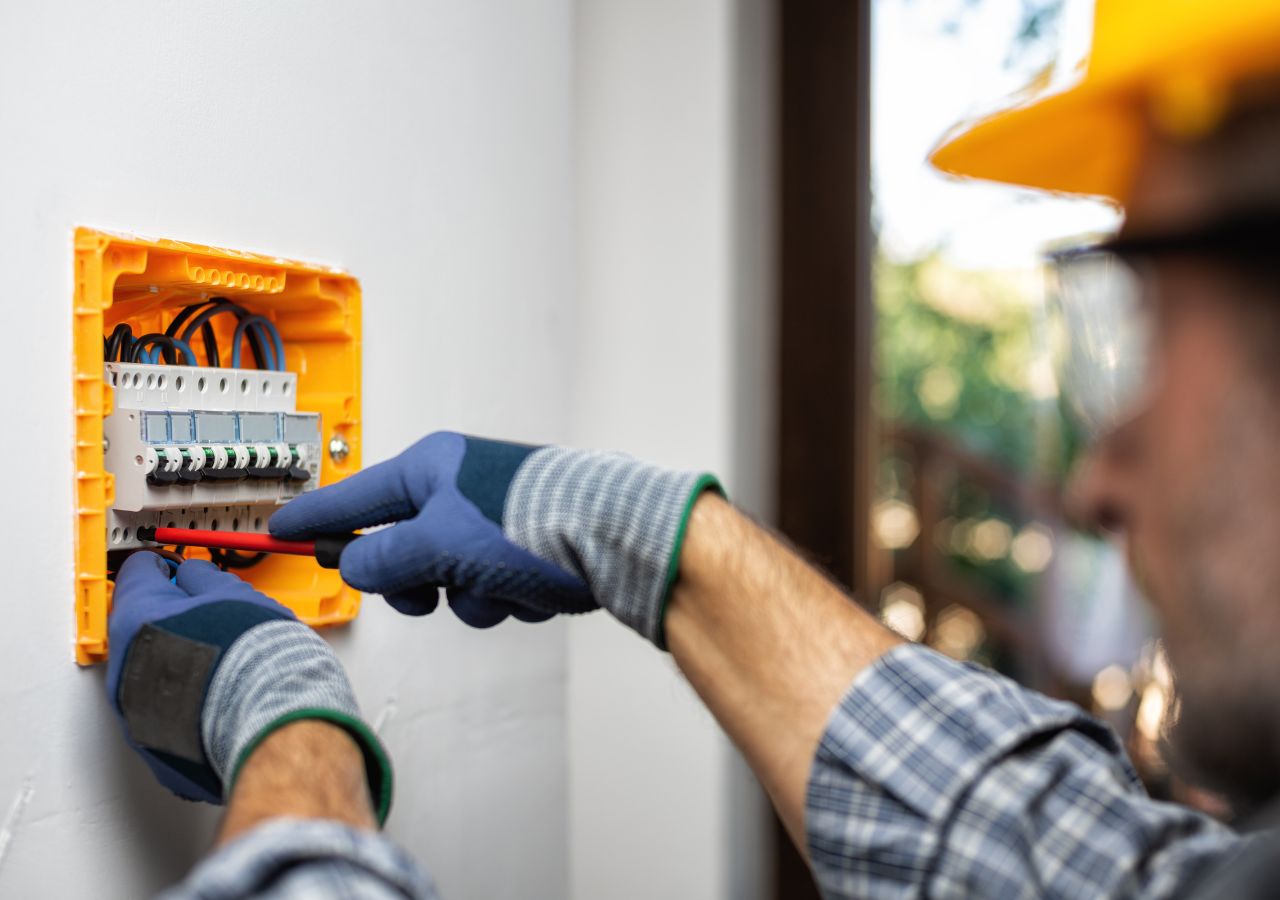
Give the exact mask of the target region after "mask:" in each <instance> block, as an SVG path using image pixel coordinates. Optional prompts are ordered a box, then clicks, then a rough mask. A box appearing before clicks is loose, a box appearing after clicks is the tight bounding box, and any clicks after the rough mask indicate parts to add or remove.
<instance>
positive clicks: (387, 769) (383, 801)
mask: <svg viewBox="0 0 1280 900" xmlns="http://www.w3.org/2000/svg"><path fill="white" fill-rule="evenodd" d="M307 719H319V720H321V721H324V722H331V723H332V724H334V725H338V726H340V727H341V728H342V729H343V730H344V731H346V732H347V733H348V734H349V735H351V737H352V739H353V740H354V741H355V742H356V744H357V745H358V746H359V747H360V753H361V755H363V756H364V771H365V775H366V777H367V778H368V779H369V795H370V796H371V797H372V799H373V805H374V810H375V812H376V814H377V818H378V827H379V828H381V827H382V826H383V825H384V824H386V821H387V815H388V814H389V813H390V812H391V788H392V781H393V776H392V771H391V759H390V757H388V756H387V752H386V750H384V749H383V747H382V742H381V741H379V740H378V737H377V735H375V734H374V733H373V730H372V729H371V728H369V726H368V725H366V724H365V723H364V722H363V721H361V720H360V719H357V718H356V717H355V716H349V715H347V714H346V713H342V712H338V711H337V710H333V709H295V710H292V711H291V712H287V713H285V714H284V715H282V716H280V717H279V718H278V719H272V720H271V722H270V723H269V724H268V725H267V727H266V728H264V729H262V731H260V732H258V734H257V736H256V737H255V738H254V739H253V740H251V741H250V742H249V743H248V744H246V745H245V748H244V750H243V751H242V752H241V754H240V758H239V759H237V760H236V764H235V766H234V767H233V768H232V770H231V778H230V779H228V781H227V788H226V791H225V794H224V796H227V797H230V796H231V789H232V787H233V786H234V785H235V783H236V778H237V777H238V776H239V775H240V769H241V767H242V766H244V764H245V762H246V761H247V760H248V759H249V757H250V756H251V755H252V754H253V751H254V750H257V749H258V746H259V745H260V744H261V743H262V742H263V741H265V740H266V739H267V738H268V737H270V736H271V735H272V734H273V733H274V732H276V731H278V730H279V729H281V728H283V727H284V726H286V725H288V724H290V723H291V722H301V721H304V720H307Z"/></svg>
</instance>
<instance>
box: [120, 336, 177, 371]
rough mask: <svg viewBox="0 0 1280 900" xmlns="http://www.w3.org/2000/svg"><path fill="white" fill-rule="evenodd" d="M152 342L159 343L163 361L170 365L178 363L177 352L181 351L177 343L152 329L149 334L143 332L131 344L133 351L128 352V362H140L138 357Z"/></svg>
mask: <svg viewBox="0 0 1280 900" xmlns="http://www.w3.org/2000/svg"><path fill="white" fill-rule="evenodd" d="M152 344H159V345H160V352H161V353H162V354H163V355H164V361H165V362H166V363H168V364H169V365H171V366H175V365H177V364H178V354H179V353H180V352H181V351H180V350H179V349H178V345H177V344H175V343H174V342H173V338H171V337H169V336H168V335H167V334H161V333H160V332H158V331H153V332H151V333H150V334H144V335H143V336H142V337H140V338H138V340H137V341H135V342H134V344H133V352H132V353H131V354H130V360H129V361H130V362H141V360H140V359H139V358H138V357H140V356H141V355H142V354H143V353H144V352H145V351H146V350H147V348H148V347H150V346H151V345H152Z"/></svg>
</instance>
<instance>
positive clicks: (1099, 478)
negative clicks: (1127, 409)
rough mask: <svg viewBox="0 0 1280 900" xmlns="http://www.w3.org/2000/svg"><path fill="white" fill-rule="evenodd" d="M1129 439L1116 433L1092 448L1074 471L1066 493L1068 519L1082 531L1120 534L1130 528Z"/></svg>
mask: <svg viewBox="0 0 1280 900" xmlns="http://www.w3.org/2000/svg"><path fill="white" fill-rule="evenodd" d="M1128 443H1129V442H1128V441H1127V440H1126V436H1125V435H1124V434H1122V433H1115V434H1111V435H1108V436H1107V437H1104V438H1102V439H1101V440H1099V441H1098V442H1097V443H1095V444H1094V445H1093V447H1091V448H1090V450H1089V451H1088V453H1086V454H1085V455H1084V456H1083V457H1082V458H1081V459H1080V460H1079V461H1077V463H1076V464H1075V466H1074V467H1073V468H1072V470H1071V476H1070V477H1069V478H1068V480H1067V486H1066V489H1065V490H1064V492H1063V508H1064V511H1065V513H1066V516H1067V519H1068V520H1069V521H1070V522H1072V523H1073V524H1075V525H1077V526H1080V527H1082V528H1088V529H1102V530H1104V531H1111V532H1120V531H1124V530H1125V529H1126V528H1128V527H1129V526H1130V525H1131V524H1132V523H1131V522H1130V521H1129V504H1128V501H1127V500H1126V496H1127V490H1128V486H1129V475H1128V474H1127V472H1128V471H1129V466H1128V462H1129V460H1130V457H1131V453H1130V452H1129V450H1128V449H1127V448H1128Z"/></svg>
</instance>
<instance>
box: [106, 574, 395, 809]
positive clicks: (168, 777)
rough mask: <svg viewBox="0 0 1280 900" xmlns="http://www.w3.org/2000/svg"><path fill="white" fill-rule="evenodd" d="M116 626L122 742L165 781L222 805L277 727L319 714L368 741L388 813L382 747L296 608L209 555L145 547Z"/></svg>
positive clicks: (121, 594)
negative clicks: (183, 557)
mask: <svg viewBox="0 0 1280 900" xmlns="http://www.w3.org/2000/svg"><path fill="white" fill-rule="evenodd" d="M175 568H176V575H175V571H174V570H175ZM171 579H172V580H171ZM108 629H109V632H108V633H109V638H110V643H111V658H110V661H109V663H108V665H107V697H108V699H110V701H111V705H112V706H113V707H114V708H115V710H116V713H117V714H118V715H119V716H120V720H121V723H122V724H123V726H124V734H125V740H126V741H128V743H129V745H130V746H131V747H133V748H134V749H135V750H136V751H137V752H138V754H139V755H140V756H141V757H142V758H143V760H145V761H146V763H147V765H148V766H150V767H151V771H152V772H154V773H155V776H156V778H157V779H158V780H159V781H160V783H161V784H162V785H164V786H165V787H166V788H168V789H169V790H171V791H173V792H174V793H175V794H177V795H178V796H180V797H184V798H186V799H188V800H204V801H206V802H209V803H221V802H222V801H223V799H224V798H225V796H226V795H227V793H229V791H230V789H231V785H232V784H233V783H234V781H235V776H236V773H237V772H238V770H239V768H240V765H241V764H242V763H243V762H244V761H245V759H247V758H248V756H249V754H250V753H251V752H252V751H253V749H254V748H256V747H257V746H258V744H260V743H261V742H262V741H263V740H264V739H265V738H266V737H267V736H268V735H269V734H271V732H273V731H275V730H276V729H277V728H280V727H281V726H283V725H286V724H288V723H289V722H294V721H298V720H300V719H323V720H327V721H330V722H333V723H334V724H336V725H339V726H341V727H343V728H345V729H346V730H347V731H348V732H349V733H350V734H351V736H352V737H353V738H354V739H355V740H356V743H357V744H359V745H360V748H361V750H362V751H363V753H364V757H365V768H366V771H367V773H368V775H369V787H370V790H371V792H372V793H371V796H372V798H373V802H374V806H375V807H376V808H377V812H378V821H379V822H381V821H383V819H385V817H386V814H387V811H388V809H389V808H390V805H391V765H390V762H389V761H388V759H387V756H386V753H385V751H384V750H383V749H382V745H381V744H380V743H379V742H378V739H377V738H376V737H375V736H374V734H373V732H372V731H371V730H370V729H369V728H368V726H367V725H365V723H364V722H363V721H362V720H361V718H360V710H359V708H358V707H357V706H356V701H355V695H354V694H353V693H352V691H351V685H350V684H349V683H348V681H347V676H346V673H345V672H344V671H343V669H342V666H341V664H340V663H339V662H338V659H337V657H336V656H334V654H333V650H332V649H330V647H329V645H328V644H326V643H325V642H324V641H323V640H321V639H320V637H319V636H318V635H317V634H316V633H315V632H314V631H312V630H311V629H310V628H308V627H307V626H306V625H304V624H302V623H301V622H299V621H297V619H296V618H295V617H294V615H293V613H292V612H290V611H289V610H288V609H285V608H284V607H283V606H281V605H280V604H279V603H276V602H275V601H274V600H272V599H271V598H270V597H266V596H264V595H262V594H260V593H258V592H257V591H255V590H254V589H253V588H252V587H251V586H250V585H248V584H246V583H245V582H244V581H241V580H240V579H239V578H237V577H236V576H235V575H232V574H231V573H229V572H223V571H221V570H219V569H218V568H217V567H215V566H213V565H212V564H211V563H207V562H204V561H202V560H189V561H187V562H185V563H183V564H182V565H181V566H177V567H174V566H173V565H172V564H170V563H168V562H166V561H165V560H163V559H161V558H160V557H159V556H157V555H156V554H154V553H148V552H139V553H135V554H133V555H132V556H130V557H129V558H128V559H127V560H125V563H124V565H123V566H121V567H120V572H119V574H118V575H117V577H116V584H115V593H114V595H113V601H112V610H111V615H110V617H109V619H108Z"/></svg>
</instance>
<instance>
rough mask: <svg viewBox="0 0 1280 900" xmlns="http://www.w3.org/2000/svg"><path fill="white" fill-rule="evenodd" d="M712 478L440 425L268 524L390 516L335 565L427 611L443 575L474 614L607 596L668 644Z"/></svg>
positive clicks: (278, 532)
mask: <svg viewBox="0 0 1280 900" xmlns="http://www.w3.org/2000/svg"><path fill="white" fill-rule="evenodd" d="M709 486H711V487H718V484H717V483H716V481H715V479H714V478H712V477H711V476H706V475H698V474H685V473H673V472H667V471H664V470H661V469H657V468H654V467H652V466H647V465H644V464H642V463H640V462H637V461H636V460H634V459H631V458H630V457H626V456H622V455H621V454H614V453H593V452H587V451H582V450H567V449H564V448H559V447H541V448H538V447H529V446H525V445H521V444H509V443H503V442H500V441H490V440H484V439H481V438H473V437H465V436H463V435H460V434H454V433H452V432H438V433H436V434H432V435H430V436H428V437H426V438H423V439H422V440H421V441H419V442H418V443H417V444H414V445H413V446H412V447H410V448H409V449H408V450H406V451H404V452H403V453H401V454H400V455H399V456H397V457H396V458H394V459H391V460H388V461H387V462H384V463H380V464H378V465H376V466H373V467H372V468H370V469H367V470H365V471H363V472H359V473H357V474H355V475H353V476H351V477H350V478H347V479H344V480H343V481H340V482H338V483H337V484H335V485H331V486H329V487H325V488H320V489H318V490H314V491H309V492H307V493H305V494H303V495H302V496H300V497H297V498H296V499H294V500H293V501H291V502H290V503H289V504H288V505H286V506H285V507H284V508H282V509H280V510H279V511H277V512H276V514H275V515H274V516H272V518H271V523H270V527H271V533H272V534H273V535H275V536H276V537H279V538H284V539H302V538H306V537H311V536H314V535H317V534H324V533H332V532H348V531H351V530H353V529H356V528H365V527H369V526H372V525H380V524H385V523H389V522H391V523H396V524H394V525H392V526H391V527H390V528H386V529H382V530H380V531H374V532H372V533H370V534H366V535H364V536H363V537H360V538H357V539H356V540H355V541H353V542H352V543H350V544H348V545H347V547H346V548H345V549H344V550H343V552H342V557H341V560H340V568H341V571H342V577H343V579H344V580H346V582H347V583H348V584H350V585H352V586H353V587H356V588H359V589H360V590H363V591H369V592H371V593H376V594H382V595H383V596H384V597H386V598H387V601H388V602H389V603H390V604H391V605H392V606H394V607H395V608H396V609H398V610H400V611H401V612H405V613H409V614H411V615H423V614H426V613H429V612H431V611H432V610H434V609H435V607H436V600H437V589H438V588H440V587H443V588H445V590H446V593H447V595H448V599H449V605H450V607H451V608H452V609H453V611H454V612H455V613H456V614H457V615H458V617H459V618H461V619H462V620H463V621H464V622H467V623H468V624H471V625H474V626H477V627H487V626H490V625H494V624H497V623H498V622H500V621H502V620H503V619H505V618H506V617H507V616H508V615H514V616H516V617H517V618H520V619H524V620H525V621H541V620H543V619H546V618H549V617H550V616H552V615H554V614H556V613H579V612H586V611H588V610H592V609H595V608H597V606H604V607H605V608H607V609H609V610H610V611H611V612H613V613H614V614H615V615H616V616H618V617H619V618H620V619H622V620H623V621H624V622H626V623H627V624H629V625H631V626H632V627H633V628H635V629H636V630H637V631H640V632H641V633H642V634H644V635H645V636H646V637H648V638H650V639H651V640H653V641H654V642H655V643H657V644H658V645H659V646H663V641H662V636H661V620H662V610H663V606H664V604H665V601H666V597H667V594H668V593H669V591H670V587H671V584H672V582H673V581H674V579H675V574H676V566H675V563H676V560H677V557H678V553H679V544H680V539H681V538H682V537H683V530H684V524H685V521H686V519H687V514H688V510H689V508H690V507H691V506H692V503H693V500H694V499H695V498H696V497H697V496H698V494H699V493H700V492H701V491H702V490H703V489H704V488H706V487H709Z"/></svg>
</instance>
